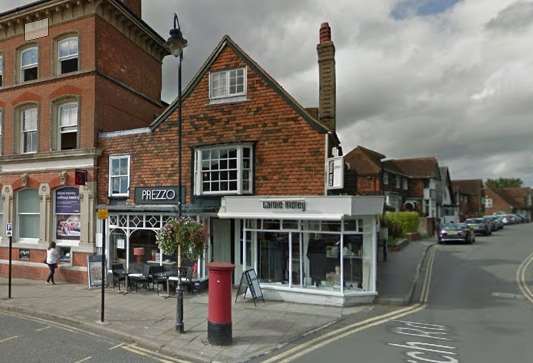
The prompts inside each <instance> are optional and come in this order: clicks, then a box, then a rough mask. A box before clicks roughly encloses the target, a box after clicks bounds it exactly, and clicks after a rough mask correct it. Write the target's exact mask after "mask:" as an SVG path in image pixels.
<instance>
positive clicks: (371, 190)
mask: <svg viewBox="0 0 533 363" xmlns="http://www.w3.org/2000/svg"><path fill="white" fill-rule="evenodd" d="M380 185H381V183H380V180H379V176H357V194H363V195H365V194H369V195H372V194H382V192H383V191H382V190H381V188H380Z"/></svg>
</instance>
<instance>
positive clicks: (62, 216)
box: [56, 188, 80, 241]
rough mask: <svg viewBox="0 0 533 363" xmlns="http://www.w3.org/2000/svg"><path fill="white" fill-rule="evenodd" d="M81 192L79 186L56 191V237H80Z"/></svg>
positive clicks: (62, 238) (67, 238) (71, 238)
mask: <svg viewBox="0 0 533 363" xmlns="http://www.w3.org/2000/svg"><path fill="white" fill-rule="evenodd" d="M79 213H80V192H79V189H78V188H62V189H59V190H57V191H56V223H57V224H56V238H57V239H58V240H74V241H76V240H79V239H80V214H79Z"/></svg>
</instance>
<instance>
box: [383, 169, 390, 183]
mask: <svg viewBox="0 0 533 363" xmlns="http://www.w3.org/2000/svg"><path fill="white" fill-rule="evenodd" d="M383 185H389V173H387V172H386V171H385V172H383Z"/></svg>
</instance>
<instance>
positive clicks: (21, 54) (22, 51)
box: [18, 44, 39, 83]
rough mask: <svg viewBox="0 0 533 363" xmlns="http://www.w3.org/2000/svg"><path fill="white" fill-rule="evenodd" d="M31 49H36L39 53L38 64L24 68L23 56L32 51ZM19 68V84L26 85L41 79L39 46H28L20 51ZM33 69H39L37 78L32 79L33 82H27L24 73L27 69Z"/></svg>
mask: <svg viewBox="0 0 533 363" xmlns="http://www.w3.org/2000/svg"><path fill="white" fill-rule="evenodd" d="M31 49H35V50H36V52H37V63H32V64H30V65H26V66H24V65H23V64H22V58H23V55H24V53H26V52H28V51H30V50H31ZM18 61H19V62H18V63H19V64H18V68H19V70H18V71H19V83H26V82H33V81H36V80H38V79H39V46H38V45H37V44H31V45H28V46H26V47H24V48H22V49H19V51H18ZM31 68H37V77H36V78H35V79H32V80H29V81H26V80H25V79H24V71H25V70H26V69H31Z"/></svg>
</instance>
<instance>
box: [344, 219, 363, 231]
mask: <svg viewBox="0 0 533 363" xmlns="http://www.w3.org/2000/svg"><path fill="white" fill-rule="evenodd" d="M344 231H345V232H359V233H361V232H363V220H362V219H347V220H345V221H344Z"/></svg>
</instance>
